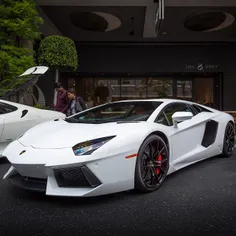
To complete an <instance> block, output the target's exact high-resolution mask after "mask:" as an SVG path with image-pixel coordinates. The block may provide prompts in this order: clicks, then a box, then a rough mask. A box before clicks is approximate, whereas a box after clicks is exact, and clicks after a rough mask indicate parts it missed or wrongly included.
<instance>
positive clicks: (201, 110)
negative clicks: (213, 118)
mask: <svg viewBox="0 0 236 236" xmlns="http://www.w3.org/2000/svg"><path fill="white" fill-rule="evenodd" d="M192 106H193V108H194V109H195V110H196V111H197V113H201V112H203V111H205V112H211V111H210V110H208V109H206V108H204V107H201V106H198V105H196V104H194V105H192Z"/></svg>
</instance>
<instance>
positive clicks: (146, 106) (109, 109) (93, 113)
mask: <svg viewBox="0 0 236 236" xmlns="http://www.w3.org/2000/svg"><path fill="white" fill-rule="evenodd" d="M161 103H162V102H153V101H133V102H114V103H108V104H105V105H103V106H99V107H94V108H92V109H91V110H87V111H84V112H82V113H80V114H77V115H74V116H71V117H68V118H66V119H65V120H66V121H67V122H71V123H92V124H101V123H106V122H135V121H146V120H147V119H148V118H149V117H150V115H151V114H152V113H153V112H154V111H155V109H156V108H157V107H158V106H160V104H161Z"/></svg>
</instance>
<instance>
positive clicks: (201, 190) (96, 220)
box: [0, 155, 236, 236]
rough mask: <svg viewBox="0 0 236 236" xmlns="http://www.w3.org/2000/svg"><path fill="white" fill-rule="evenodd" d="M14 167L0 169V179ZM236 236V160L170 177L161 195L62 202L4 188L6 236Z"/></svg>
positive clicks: (0, 230) (0, 188)
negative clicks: (145, 235) (148, 234)
mask: <svg viewBox="0 0 236 236" xmlns="http://www.w3.org/2000/svg"><path fill="white" fill-rule="evenodd" d="M8 167H9V164H8V163H6V162H3V163H1V164H0V178H1V177H2V176H3V175H4V173H5V171H6V170H7V169H8ZM131 233H133V234H134V235H144V234H146V233H150V235H158V236H159V235H173V236H174V235H188V236H190V235H214V236H219V235H222V236H223V235H224V236H225V235H236V155H234V156H233V157H231V158H229V159H224V158H217V157H215V158H212V159H209V160H207V161H204V162H201V163H198V164H195V165H193V166H191V167H188V168H185V169H183V170H180V171H179V172H177V173H175V174H172V175H170V176H169V177H167V179H166V181H165V183H164V184H163V185H162V187H161V188H160V189H159V190H158V191H157V192H155V193H151V194H144V195H140V194H136V193H133V192H132V191H131V192H125V193H119V194H113V195H109V196H103V197H95V198H89V199H88V198H84V199H81V198H72V199H71V198H58V197H48V196H45V195H44V194H40V193H33V192H29V191H25V190H22V189H18V188H16V187H14V186H12V185H10V184H9V183H8V181H1V183H0V236H5V235H22V236H23V235H24V236H26V235H40V236H41V235H55V236H56V235H64V236H66V235H71V236H72V235H73V236H74V235H78V236H80V235H87V236H89V235H130V234H131Z"/></svg>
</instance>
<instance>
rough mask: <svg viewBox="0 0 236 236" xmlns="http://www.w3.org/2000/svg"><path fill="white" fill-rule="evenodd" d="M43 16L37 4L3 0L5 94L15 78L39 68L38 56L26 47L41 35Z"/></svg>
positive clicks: (0, 31) (0, 52)
mask: <svg viewBox="0 0 236 236" xmlns="http://www.w3.org/2000/svg"><path fill="white" fill-rule="evenodd" d="M42 23H43V19H42V18H41V17H40V16H39V14H38V11H37V8H36V5H35V2H34V0H17V1H16V0H1V4H0V78H1V82H2V83H1V90H2V93H5V92H7V91H9V90H10V89H11V88H12V87H14V85H15V84H19V83H24V81H16V80H15V78H16V77H17V76H18V75H20V74H21V73H23V72H24V71H25V70H26V69H28V68H29V67H32V66H34V65H35V63H34V57H33V55H34V52H33V50H31V49H28V48H26V47H25V46H24V44H25V42H27V41H29V40H30V41H34V40H36V39H38V38H39V37H40V35H41V33H40V31H39V25H40V24H42Z"/></svg>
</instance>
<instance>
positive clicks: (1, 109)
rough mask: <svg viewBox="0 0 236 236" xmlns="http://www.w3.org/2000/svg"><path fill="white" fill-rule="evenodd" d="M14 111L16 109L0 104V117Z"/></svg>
mask: <svg viewBox="0 0 236 236" xmlns="http://www.w3.org/2000/svg"><path fill="white" fill-rule="evenodd" d="M16 110H17V107H15V106H12V105H9V104H6V103H3V102H0V115H4V114H7V113H11V112H13V111H16Z"/></svg>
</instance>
